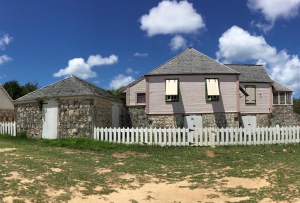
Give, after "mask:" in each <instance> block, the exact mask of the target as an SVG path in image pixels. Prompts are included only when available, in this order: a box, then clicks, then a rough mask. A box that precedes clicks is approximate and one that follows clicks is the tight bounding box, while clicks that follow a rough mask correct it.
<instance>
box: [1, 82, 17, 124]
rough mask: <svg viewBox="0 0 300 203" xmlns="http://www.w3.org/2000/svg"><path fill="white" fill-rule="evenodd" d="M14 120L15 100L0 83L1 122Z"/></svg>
mask: <svg viewBox="0 0 300 203" xmlns="http://www.w3.org/2000/svg"><path fill="white" fill-rule="evenodd" d="M13 120H14V104H13V100H12V99H11V97H10V96H9V94H8V93H7V92H6V90H5V89H4V87H3V86H2V85H1V84H0V122H12V121H13Z"/></svg>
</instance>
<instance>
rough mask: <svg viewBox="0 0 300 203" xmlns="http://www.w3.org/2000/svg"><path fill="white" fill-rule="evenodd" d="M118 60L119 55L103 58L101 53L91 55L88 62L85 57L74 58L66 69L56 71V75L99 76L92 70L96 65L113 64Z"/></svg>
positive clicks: (85, 77) (84, 77)
mask: <svg viewBox="0 0 300 203" xmlns="http://www.w3.org/2000/svg"><path fill="white" fill-rule="evenodd" d="M117 62H118V57H117V56H115V55H111V56H109V57H106V58H102V57H101V56H100V55H91V56H90V57H89V58H88V60H87V62H85V61H84V59H83V58H74V59H71V60H69V63H68V66H67V67H66V68H64V69H60V70H59V71H58V72H56V73H54V74H53V76H54V77H62V76H69V75H76V76H78V77H81V78H83V79H87V78H93V77H96V76H97V73H95V72H94V71H92V68H93V67H94V66H102V65H111V64H114V63H117Z"/></svg>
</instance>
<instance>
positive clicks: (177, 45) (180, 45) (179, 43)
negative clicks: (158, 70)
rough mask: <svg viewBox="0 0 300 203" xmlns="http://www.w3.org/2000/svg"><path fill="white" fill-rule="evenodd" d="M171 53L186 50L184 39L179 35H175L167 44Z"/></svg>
mask: <svg viewBox="0 0 300 203" xmlns="http://www.w3.org/2000/svg"><path fill="white" fill-rule="evenodd" d="M169 46H170V47H171V50H172V51H177V50H178V49H185V48H186V39H184V38H183V37H182V36H180V35H176V36H175V37H173V38H172V39H171V42H170V44H169Z"/></svg>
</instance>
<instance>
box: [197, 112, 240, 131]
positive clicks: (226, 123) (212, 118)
mask: <svg viewBox="0 0 300 203" xmlns="http://www.w3.org/2000/svg"><path fill="white" fill-rule="evenodd" d="M239 119H240V118H239V113H211V114H202V122H203V127H204V128H205V127H216V128H227V127H239Z"/></svg>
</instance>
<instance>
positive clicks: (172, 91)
mask: <svg viewBox="0 0 300 203" xmlns="http://www.w3.org/2000/svg"><path fill="white" fill-rule="evenodd" d="M166 95H178V80H166Z"/></svg>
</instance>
